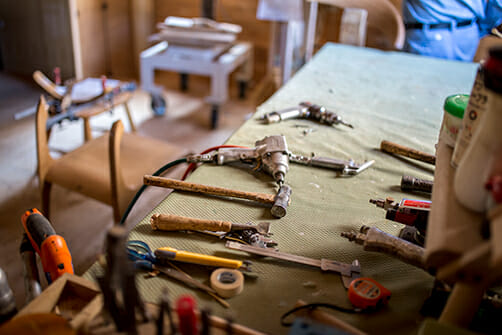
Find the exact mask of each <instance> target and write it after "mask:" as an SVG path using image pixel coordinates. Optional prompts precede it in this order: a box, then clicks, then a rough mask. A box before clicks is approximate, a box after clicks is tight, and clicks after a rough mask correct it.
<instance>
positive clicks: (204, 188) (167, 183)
mask: <svg viewBox="0 0 502 335" xmlns="http://www.w3.org/2000/svg"><path fill="white" fill-rule="evenodd" d="M143 183H144V184H145V185H151V186H160V187H166V188H172V189H175V190H180V191H187V192H195V193H205V194H212V195H220V196H224V197H233V198H240V199H248V200H253V201H257V202H261V203H266V204H273V203H274V199H275V195H274V194H266V193H256V192H245V191H237V190H231V189H228V188H223V187H216V186H208V185H202V184H196V183H189V182H186V181H181V180H176V179H169V178H163V177H154V176H148V175H145V176H144V177H143Z"/></svg>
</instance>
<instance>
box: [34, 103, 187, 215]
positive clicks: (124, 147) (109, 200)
mask: <svg viewBox="0 0 502 335" xmlns="http://www.w3.org/2000/svg"><path fill="white" fill-rule="evenodd" d="M47 110H48V106H47V103H46V101H45V98H44V97H43V96H41V97H40V101H39V104H38V107H37V115H36V140H37V158H38V168H37V172H38V178H39V182H40V190H41V195H42V211H43V213H44V215H46V216H47V217H48V216H49V213H50V211H49V209H50V191H51V186H52V184H57V185H60V186H62V187H65V188H68V189H70V190H73V191H75V192H78V193H81V194H84V195H86V196H88V197H91V198H93V199H96V200H98V201H101V202H103V203H106V204H108V205H110V206H112V207H113V217H114V220H115V221H116V222H118V221H120V218H121V215H122V213H123V212H124V211H125V209H126V208H127V205H128V203H129V202H130V200H131V199H132V197H133V196H134V194H135V193H136V191H137V190H138V189H139V187H140V186H141V185H142V183H143V175H145V174H151V173H153V172H155V171H156V170H157V169H158V168H160V167H161V166H163V165H164V164H165V163H167V162H168V161H170V160H172V159H173V158H178V157H179V156H180V155H181V154H182V150H181V149H180V148H178V147H175V146H172V145H169V144H167V143H165V142H162V141H158V140H155V139H151V138H146V137H142V136H139V135H136V134H130V133H125V134H124V126H123V124H122V122H121V121H120V120H119V121H116V122H115V123H114V124H113V126H112V129H111V131H110V133H109V134H105V135H103V136H101V137H99V138H95V139H92V140H90V141H88V142H85V143H84V144H83V145H82V146H81V147H79V148H77V149H75V150H73V151H71V152H69V153H67V154H65V155H63V156H62V157H61V158H58V159H53V158H52V157H51V156H50V153H49V148H48V138H47V132H46V129H45V124H46V121H47V117H48V112H47Z"/></svg>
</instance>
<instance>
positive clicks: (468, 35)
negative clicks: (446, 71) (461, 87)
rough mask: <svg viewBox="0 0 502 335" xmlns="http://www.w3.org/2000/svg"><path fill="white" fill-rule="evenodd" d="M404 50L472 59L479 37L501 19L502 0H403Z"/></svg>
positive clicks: (487, 32)
mask: <svg viewBox="0 0 502 335" xmlns="http://www.w3.org/2000/svg"><path fill="white" fill-rule="evenodd" d="M403 20H404V24H405V27H406V40H405V44H404V51H407V52H411V53H414V54H420V55H425V56H432V57H439V58H446V59H456V60H462V61H472V58H473V57H474V54H475V53H476V49H477V47H478V43H479V39H480V38H481V37H483V36H485V35H487V34H489V33H490V30H491V29H492V28H493V27H496V26H498V25H500V24H501V23H502V0H404V1H403Z"/></svg>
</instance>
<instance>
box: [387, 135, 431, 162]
mask: <svg viewBox="0 0 502 335" xmlns="http://www.w3.org/2000/svg"><path fill="white" fill-rule="evenodd" d="M380 150H382V151H384V152H388V153H391V154H396V155H401V156H405V157H409V158H413V159H416V160H419V161H422V162H425V163H429V164H432V165H435V164H436V156H434V155H431V154H428V153H426V152H423V151H420V150H416V149H413V148H410V147H405V146H404V145H401V144H397V143H394V142H389V141H382V143H380Z"/></svg>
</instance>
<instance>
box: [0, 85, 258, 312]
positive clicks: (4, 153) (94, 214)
mask: <svg viewBox="0 0 502 335" xmlns="http://www.w3.org/2000/svg"><path fill="white" fill-rule="evenodd" d="M4 79H5V77H2V76H0V86H2V81H3V80H4ZM163 80H164V81H165V82H166V83H167V84H166V85H165V86H166V88H167V93H166V94H167V99H168V112H167V113H166V115H165V116H162V117H154V116H153V114H152V112H151V110H150V100H149V96H148V94H146V93H144V92H138V93H137V94H136V95H135V97H134V99H133V101H132V104H131V111H132V115H133V118H134V120H135V123H136V125H137V128H138V132H139V133H140V134H142V135H145V136H151V137H155V138H158V139H161V140H165V141H168V142H170V143H173V144H176V145H179V146H183V147H185V148H188V150H190V151H192V152H199V151H201V150H203V149H205V148H207V147H210V146H214V145H218V144H222V143H223V142H224V141H225V140H226V139H227V138H228V137H229V136H230V135H231V134H232V133H233V132H234V131H235V130H236V129H237V128H238V127H239V126H240V125H241V124H242V123H243V122H244V121H245V119H246V117H249V116H250V115H251V113H253V112H254V111H255V107H256V103H255V100H254V99H247V100H238V99H237V97H236V96H237V93H236V90H232V91H231V100H230V101H229V102H228V103H227V104H226V105H224V106H223V107H222V109H221V112H220V125H219V127H218V129H217V130H210V129H209V125H210V121H209V119H210V116H209V115H210V107H209V106H207V105H205V104H204V100H203V97H204V95H205V94H207V93H208V91H209V82H208V81H206V80H192V81H191V82H190V87H189V90H188V91H187V92H185V93H180V92H179V91H178V90H177V78H176V77H175V76H174V77H172V76H171V77H163ZM19 87H20V88H19V89H20V90H21V92H22V89H23V85H22V84H20V86H19ZM24 89H25V93H26V94H25V95H23V94H22V93H21V92H17V93H16V98H17V99H18V102H17V103H16V100H15V99H10V102H9V108H10V109H9V110H8V111H6V110H5V108H4V109H3V110H2V111H1V113H2V114H3V116H2V117H1V118H0V157H1V164H0V172H1V173H0V189H1V192H0V217H1V218H2V223H1V226H0V253H1V255H2V257H0V267H1V268H2V269H3V270H4V271H5V272H6V273H7V276H8V280H9V283H10V285H11V288H12V289H13V291H14V294H15V296H16V301H17V304H18V307H22V306H23V305H24V286H23V279H22V278H23V273H22V263H21V258H20V255H19V245H20V242H21V237H22V233H23V229H22V225H21V221H20V217H21V214H22V213H23V212H24V211H25V210H26V209H28V208H32V207H39V206H40V195H39V189H38V180H37V178H36V177H35V173H36V165H37V162H36V153H35V121H34V117H33V116H31V117H27V118H24V119H22V120H18V121H15V120H13V118H12V115H13V114H14V113H13V110H15V112H19V111H21V110H23V109H25V108H27V103H26V100H29V102H30V103H29V104H28V105H31V106H33V105H35V104H36V96H37V95H38V94H37V93H35V94H34V92H33V87H31V85H29V84H27V86H26V87H25V88H24ZM0 92H1V91H0ZM4 98H6V97H0V100H1V101H6V100H5V99H4ZM9 113H10V114H9ZM5 114H9V115H8V116H6V115H5ZM117 118H122V119H123V120H126V119H125V112H124V111H123V110H121V109H120V108H119V109H117V110H116V111H114V113H113V115H110V114H103V115H101V116H99V117H96V118H94V119H92V122H91V125H92V127H93V129H95V130H96V131H95V134H94V135H95V136H99V135H100V134H101V133H102V131H104V130H106V129H109V127H110V126H111V124H112V123H113V121H114V120H115V119H117ZM124 124H125V126H126V130H127V127H128V122H127V121H124ZM82 139H83V132H82V124H81V122H72V123H67V124H63V125H62V126H61V127H59V126H58V127H56V128H55V129H54V130H53V134H52V135H51V140H50V143H49V146H50V147H51V148H54V149H57V150H64V151H68V150H71V149H72V148H75V147H78V146H79V145H80V144H81V143H82ZM177 158H179V157H166V163H167V162H169V161H172V160H174V159H177ZM152 168H153V170H152V172H153V171H155V170H156V169H157V168H158V167H152ZM183 168H184V167H180V169H178V170H177V171H173V174H174V176H178V177H179V176H180V175H181V173H182V172H183ZM166 195H167V191H166V190H163V189H153V188H151V189H148V190H147V191H146V192H145V193H144V194H143V196H142V197H141V198H140V200H139V202H138V203H137V204H136V206H135V208H134V210H133V211H132V213H131V215H130V216H129V219H128V221H127V225H128V227H131V226H133V225H134V224H135V223H136V222H138V221H139V220H140V219H142V218H143V217H144V216H145V215H146V214H147V213H148V212H149V211H150V210H151V209H152V208H153V207H154V206H155V205H156V204H157V203H158V202H159V201H160V200H162V199H163V198H164V197H165V196H166ZM51 211H52V213H51V215H52V217H51V221H52V224H53V226H54V227H55V229H56V231H57V232H58V233H59V234H60V235H62V236H63V237H64V238H65V239H66V241H67V243H68V245H69V247H70V250H71V253H72V257H73V264H74V267H75V271H76V273H77V274H81V273H83V272H84V271H85V270H86V269H87V268H88V267H89V266H90V265H91V264H92V263H93V262H94V261H95V259H96V257H97V255H98V254H99V253H100V252H101V250H102V248H103V241H104V236H105V232H106V230H107V229H108V228H109V227H111V225H112V224H113V219H112V209H111V207H109V206H106V205H104V204H102V203H99V202H97V201H95V200H92V199H89V198H86V197H84V196H81V195H80V194H77V193H74V192H70V191H68V190H66V189H63V188H60V187H57V186H54V187H53V190H52V195H51ZM40 273H41V272H40ZM42 281H43V282H45V280H42Z"/></svg>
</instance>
